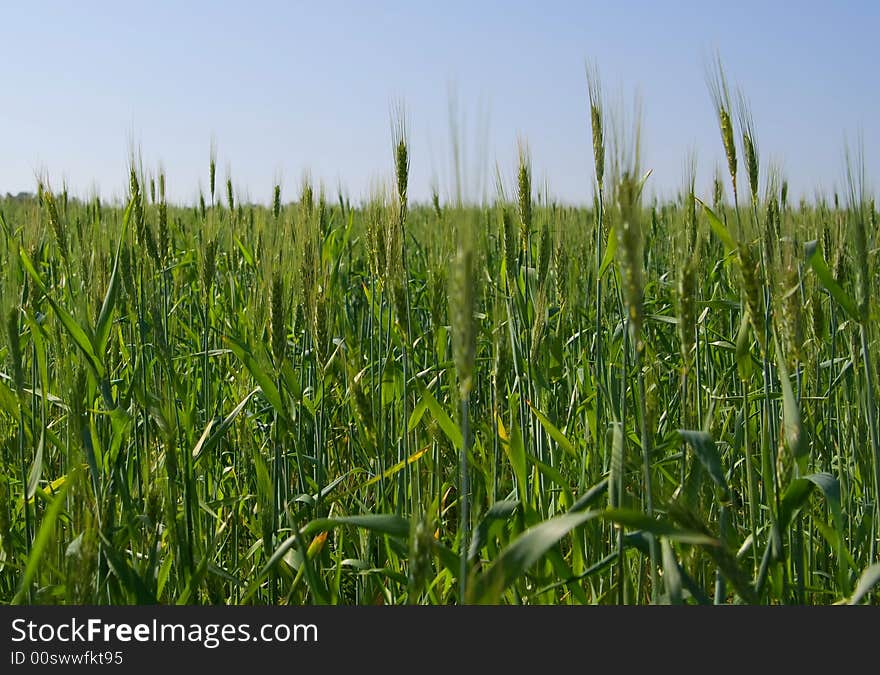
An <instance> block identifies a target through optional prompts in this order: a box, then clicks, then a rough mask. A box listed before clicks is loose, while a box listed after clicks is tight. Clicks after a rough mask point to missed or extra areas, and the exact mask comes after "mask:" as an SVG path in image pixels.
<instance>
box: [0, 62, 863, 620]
mask: <svg viewBox="0 0 880 675" xmlns="http://www.w3.org/2000/svg"><path fill="white" fill-rule="evenodd" d="M587 93H588V103H587V110H586V112H587V118H588V119H589V122H586V121H585V126H587V127H589V132H590V133H591V136H592V155H593V158H592V159H593V166H594V170H595V182H594V184H593V186H592V190H591V189H590V186H589V185H587V186H584V200H585V202H587V201H589V200H590V199H591V198H592V204H591V206H590V207H589V208H587V207H571V206H565V205H561V204H558V203H555V202H554V201H553V200H552V199H550V198H549V197H548V195H547V192H546V190H536V189H535V186H534V185H533V181H532V175H533V174H532V171H533V169H532V163H531V159H530V156H529V153H528V150H527V146H526V145H525V143H524V142H523V143H521V145H520V152H519V156H518V162H517V165H516V166H515V167H511V169H512V171H513V173H514V175H515V177H516V178H515V181H514V183H515V184H514V185H507V186H506V185H505V184H504V180H503V178H502V177H501V176H502V175H503V173H504V172H503V171H501V170H500V169H499V172H498V175H499V179H498V192H497V197H496V199H495V200H494V202H492V203H484V204H481V205H467V204H464V203H462V201H461V199H460V198H457V199H456V200H455V202H454V203H450V204H446V203H443V202H442V200H441V199H440V191H439V187H436V186H435V189H434V196H433V199H432V201H431V203H430V204H426V205H420V204H416V203H413V202H412V201H411V199H410V198H409V196H408V194H409V191H410V185H409V180H410V172H409V167H410V162H411V161H412V156H413V153H414V152H417V149H416V150H414V149H413V148H412V147H411V145H410V142H409V136H408V130H407V123H408V122H407V118H406V114H405V111H404V110H403V109H402V108H398V109H396V110H395V111H394V115H393V118H392V122H393V123H392V153H391V157H390V158H388V165H389V167H390V168H393V179H392V181H390V182H389V183H388V184H387V185H384V184H382V185H377V186H376V188H375V189H374V190H373V192H372V194H371V195H370V198H369V199H368V200H367V201H366V202H365V203H363V204H361V205H352V204H351V203H350V202H349V201H348V200H347V199H345V198H344V197H343V196H340V197H339V198H338V199H337V200H334V199H329V200H328V198H327V196H326V195H325V193H324V191H323V189H322V188H321V186H320V185H316V184H314V183H313V182H312V180H311V179H310V178H309V177H308V176H307V175H306V176H305V177H304V178H303V181H302V183H301V185H300V186H299V189H298V190H297V191H296V193H297V194H296V198H295V199H294V200H292V201H290V200H288V201H285V200H284V198H283V195H286V194H287V188H286V187H284V188H283V186H282V185H281V181H280V180H278V181H277V182H276V183H275V184H274V185H273V190H272V194H273V198H272V203H271V204H270V205H268V206H262V205H258V204H253V203H248V202H247V201H245V200H244V199H243V198H242V196H241V195H240V194H238V193H237V192H236V190H235V189H234V186H233V182H232V179H231V171H229V170H227V176H226V181H225V186H224V185H221V186H217V176H216V172H217V168H216V162H217V153H216V149H215V148H214V147H213V145H212V148H211V153H210V157H209V165H208V195H207V198H206V196H205V195H201V196H200V198H199V200H198V203H197V204H195V205H193V206H183V205H174V204H171V203H169V202H168V201H167V199H166V194H167V189H168V186H167V185H166V182H167V178H166V173H165V171H164V170H163V169H162V168H159V169H157V170H156V171H155V173H154V174H152V175H151V174H149V173H146V172H145V171H144V169H143V168H142V167H141V166H140V163H139V162H138V161H135V160H134V159H133V160H132V162H131V171H130V175H129V177H128V182H129V193H128V195H127V197H126V200H125V202H124V203H120V204H112V203H108V202H102V201H100V200H98V199H92V200H88V201H83V200H79V199H76V198H74V197H71V196H68V195H67V191H66V189H62V190H61V191H60V192H55V191H54V190H53V186H52V184H51V183H50V181H49V180H48V179H47V178H43V179H42V180H41V181H40V182H39V185H38V188H37V194H36V195H35V196H34V197H27V198H6V199H3V200H0V214H2V218H0V226H2V227H0V229H2V236H0V265H2V268H3V269H4V271H5V273H4V275H3V277H2V282H0V283H2V286H0V289H2V292H0V312H2V317H3V331H2V338H0V364H2V365H0V598H2V600H3V601H6V602H17V603H97V604H124V603H151V602H162V603H255V604H262V603H275V604H298V603H357V604H373V603H384V604H404V603H410V604H419V603H425V604H448V603H463V602H482V603H485V602H489V603H494V602H501V603H522V604H551V603H554V604H558V603H564V604H583V603H606V604H607V603H621V602H626V603H633V604H642V603H688V604H711V603H716V604H721V603H736V602H745V603H773V604H785V603H797V604H827V603H834V602H840V603H843V602H866V601H868V602H876V601H877V600H878V595H877V591H876V589H873V590H872V587H871V585H870V581H871V579H874V578H875V577H876V575H875V574H874V572H873V571H872V570H876V567H871V565H872V564H876V562H877V560H878V550H877V547H878V540H880V511H878V510H880V498H878V497H880V449H878V445H880V441H878V420H877V399H876V395H877V394H876V381H877V380H876V378H877V377H878V371H877V367H878V363H877V359H876V358H874V355H875V352H876V347H877V342H876V341H877V339H878V338H877V311H876V304H875V302H874V301H875V299H876V297H877V291H878V282H880V277H878V275H877V272H876V270H877V269H878V268H877V246H878V243H877V224H876V223H877V217H876V211H875V207H874V203H873V201H872V200H871V199H870V194H869V192H868V187H867V183H866V180H865V178H864V174H863V170H862V167H863V160H862V159H861V158H860V157H859V156H855V157H850V158H849V162H848V166H849V167H850V168H849V171H848V174H847V177H846V178H847V180H846V185H847V186H848V191H847V194H846V195H844V203H843V204H841V203H840V200H839V199H838V198H837V197H836V195H828V196H827V197H825V198H821V199H817V200H816V202H815V203H807V202H802V203H800V204H798V205H794V204H792V203H790V201H789V195H788V189H787V183H786V182H785V180H784V176H782V175H781V174H780V173H779V172H778V171H777V170H775V169H773V168H772V167H769V166H766V165H765V163H764V162H763V161H762V157H761V156H760V153H759V146H758V143H757V128H758V125H757V124H756V123H755V121H754V120H753V118H752V115H751V112H750V110H749V108H748V104H747V101H746V99H745V97H744V96H743V95H742V94H738V96H737V97H735V98H732V97H731V95H730V89H729V86H728V82H727V79H726V76H725V73H724V71H723V69H722V68H721V66H720V63H716V64H714V65H713V69H712V70H711V75H710V95H711V100H712V102H713V104H714V107H715V111H716V114H717V118H718V119H717V121H718V125H719V131H720V136H721V145H720V149H721V150H722V151H723V152H724V156H725V159H726V164H727V170H728V175H727V177H726V178H725V179H724V181H723V182H722V180H721V178H720V176H716V178H715V180H714V183H713V185H712V189H711V191H710V192H711V194H701V193H700V190H699V188H698V183H697V181H696V176H695V168H694V164H693V162H691V164H690V168H689V169H688V170H687V172H686V173H687V175H686V176H685V180H684V181H683V183H682V185H683V188H682V191H681V194H680V195H679V196H678V197H677V198H675V199H672V200H670V201H668V202H662V203H661V202H658V201H656V200H655V201H653V202H648V200H647V199H646V198H645V197H644V194H646V193H645V186H646V185H650V180H651V173H650V167H642V165H641V163H640V161H639V160H640V157H639V153H638V147H639V126H638V124H636V125H635V126H634V127H632V128H630V127H628V126H626V124H625V122H626V118H625V117H624V116H619V115H618V116H615V114H613V111H611V110H610V109H609V108H608V107H606V106H605V103H604V100H603V92H602V88H601V86H600V83H599V78H598V73H597V71H596V69H595V68H590V69H589V70H588V82H587ZM734 103H735V104H736V106H737V107H736V108H734V107H733V106H734ZM636 121H637V119H636ZM740 173H743V174H744V175H745V176H746V180H747V182H748V187H749V201H748V202H745V200H744V199H740V190H739V185H738V181H737V178H738V176H739V175H740ZM221 180H222V179H221ZM727 180H729V181H730V183H729V184H730V187H731V188H732V197H733V201H732V203H729V204H728V203H726V202H725V199H724V184H723V183H726V181H727ZM762 186H763V187H762ZM224 188H225V199H224V198H223V197H224V195H222V194H221V195H220V196H218V195H217V191H218V189H219V191H220V192H221V193H222V192H223V191H224ZM455 194H456V195H461V194H462V191H461V186H459V187H458V188H457V190H456V191H455ZM508 195H509V197H508ZM746 204H748V207H747V206H746ZM863 573H864V576H862V575H863ZM860 578H862V583H861V585H860V584H859V580H860Z"/></svg>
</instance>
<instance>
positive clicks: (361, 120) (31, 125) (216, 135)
mask: <svg viewBox="0 0 880 675" xmlns="http://www.w3.org/2000/svg"><path fill="white" fill-rule="evenodd" d="M767 4H768V5H770V6H767V7H765V3H762V2H739V3H733V2H729V1H726V2H710V1H703V2H666V3H661V2H621V3H609V2H571V3H568V2H547V3H536V2H478V1H476V0H472V1H471V2H452V1H449V2H442V3H428V2H375V3H366V2H365V3H361V2H259V1H256V0H255V1H252V2H234V3H233V2H187V3H176V2H159V1H158V0H156V1H153V2H149V3H147V4H143V3H141V4H132V3H116V2H102V3H99V2H78V3H70V2H41V3H10V4H9V5H7V6H5V7H4V8H3V10H2V19H3V20H2V26H0V92H2V103H0V192H3V193H5V192H13V193H14V192H17V191H19V190H33V189H34V186H35V174H36V173H37V172H41V171H42V172H46V173H47V174H48V176H49V177H50V179H51V181H52V184H53V187H57V186H59V185H60V183H61V181H62V180H63V179H66V180H67V182H68V184H69V185H70V188H71V190H72V192H74V193H75V194H79V195H88V194H89V193H90V192H91V191H92V190H94V189H96V188H97V189H98V191H99V193H100V194H101V196H102V197H103V198H109V199H112V198H118V197H121V196H122V195H123V194H124V191H125V186H126V183H127V178H126V175H127V174H126V166H127V162H128V157H129V151H130V148H131V147H132V145H134V147H137V148H140V150H141V153H142V158H143V163H144V166H145V167H146V168H147V169H148V170H153V169H154V168H155V167H156V166H158V164H159V163H160V162H161V163H162V164H163V165H164V167H165V169H166V172H167V175H168V183H169V196H170V197H171V198H172V199H174V200H176V201H185V202H192V201H193V200H194V199H195V198H196V196H197V195H198V190H199V186H200V185H201V186H202V187H203V188H206V186H207V173H208V172H207V165H208V156H209V149H210V144H211V140H212V138H213V139H215V140H216V147H217V156H218V175H219V176H218V177H219V178H220V179H223V180H225V176H226V170H227V167H229V168H231V172H232V179H233V184H234V185H235V186H236V188H237V190H238V191H239V192H240V194H241V196H242V197H243V198H250V199H253V200H260V201H268V199H269V197H270V195H271V189H272V185H273V182H274V181H275V178H276V176H280V177H281V178H282V179H283V190H284V196H285V197H287V198H292V196H293V195H294V193H295V191H296V190H297V186H298V185H299V183H300V180H301V176H302V173H303V171H304V170H306V169H308V170H309V171H310V172H311V175H312V176H313V177H314V178H315V179H316V180H319V181H322V182H323V183H324V184H325V185H326V187H327V189H328V191H329V192H330V193H331V194H333V195H335V193H336V190H337V186H339V185H342V187H343V190H344V191H345V193H346V194H348V195H350V196H351V197H352V199H353V200H355V201H358V200H360V199H361V198H363V197H365V196H366V195H367V193H368V192H369V187H370V185H371V181H374V180H376V179H377V178H381V177H383V176H387V175H389V174H390V167H391V163H392V158H391V141H390V137H391V129H390V109H391V106H392V103H393V102H394V101H397V100H403V101H404V102H405V105H406V108H407V112H408V117H409V123H410V141H411V147H412V178H411V195H412V196H413V197H414V198H415V199H425V198H426V197H427V196H428V195H429V194H430V185H431V180H432V177H436V178H437V179H438V181H439V184H440V187H441V191H442V192H443V194H444V195H448V194H450V192H451V187H452V180H451V172H450V165H451V162H450V148H451V144H450V141H449V139H450V123H449V122H450V91H451V89H454V90H455V92H456V98H457V102H458V105H457V108H458V110H459V116H460V118H461V119H463V120H464V124H463V132H462V134H461V136H462V138H463V141H464V142H463V146H464V154H465V156H466V158H467V159H466V161H465V165H466V167H469V168H468V172H469V173H468V177H467V184H468V187H469V191H470V192H471V193H473V194H476V193H477V192H478V191H479V185H480V181H479V180H478V178H479V176H480V175H486V174H488V176H489V177H490V179H489V184H490V185H491V184H493V183H494V179H493V178H492V175H493V173H494V168H493V167H494V166H495V164H496V163H499V164H500V166H501V168H502V170H503V172H504V174H505V175H507V176H510V175H512V174H513V171H514V167H515V161H516V160H515V158H516V147H517V139H518V138H520V137H521V138H525V139H526V140H527V141H528V143H529V146H530V148H531V152H532V157H533V161H534V172H535V177H536V183H543V182H544V181H545V180H546V181H547V184H548V185H549V188H550V193H551V194H552V195H553V196H554V197H556V198H558V199H561V200H564V201H569V202H588V201H589V200H590V199H591V194H592V187H591V185H592V180H593V172H592V158H591V145H590V131H589V119H588V102H587V90H586V79H585V74H584V64H585V60H587V59H589V60H591V61H594V62H595V63H596V64H597V65H598V67H599V70H600V72H601V76H602V81H603V85H604V87H605V90H606V93H607V94H608V95H609V97H610V98H614V97H615V96H617V95H618V93H622V95H623V96H624V97H625V98H631V97H632V95H633V94H634V93H635V92H639V94H640V96H641V98H642V101H643V109H644V116H643V118H644V126H643V130H644V133H643V164H644V166H645V167H646V168H651V169H653V175H652V177H651V187H652V190H653V191H654V192H655V193H659V194H661V195H671V194H672V193H673V192H674V191H675V190H677V189H678V187H679V186H680V185H681V182H682V176H683V167H684V165H685V162H686V158H687V155H688V152H689V151H691V150H694V151H695V152H696V156H697V160H698V189H699V190H701V191H702V192H703V193H708V190H709V185H710V181H711V175H712V172H713V170H714V167H715V166H716V164H718V163H720V162H721V160H722V154H721V146H720V141H719V136H718V131H717V124H716V121H715V118H714V113H713V110H712V106H711V102H710V98H709V94H708V91H707V87H706V83H705V68H706V61H707V59H708V58H711V57H712V55H713V53H714V52H715V51H716V50H717V51H718V52H719V53H720V55H721V56H722V59H723V61H724V63H725V66H726V69H727V73H728V77H729V79H730V80H731V81H732V82H733V83H736V84H738V85H740V86H741V87H742V88H743V90H744V91H745V93H746V94H747V96H748V98H749V99H750V101H751V106H752V111H753V115H754V119H755V125H756V130H757V137H758V143H759V147H760V151H761V158H762V162H763V166H767V163H768V162H769V161H774V162H776V163H777V164H779V165H780V166H781V167H782V169H783V172H784V175H785V176H786V177H787V179H788V180H789V183H790V186H791V192H792V194H793V195H794V197H795V198H797V197H798V196H800V195H802V194H803V195H806V196H808V197H809V196H811V195H812V194H813V193H814V191H815V190H816V188H817V187H818V186H822V187H824V188H826V189H827V190H831V189H834V187H835V186H840V185H841V177H842V176H843V160H842V157H843V145H844V138H845V137H846V138H848V139H849V140H850V142H853V141H855V139H856V138H857V135H858V133H859V132H861V133H862V136H863V139H864V147H865V154H866V158H867V168H868V176H869V180H871V179H876V178H877V177H878V168H880V162H878V153H877V147H878V141H880V121H878V120H880V116H878V113H880V87H878V69H877V65H876V63H877V60H876V42H877V37H878V26H880V4H878V3H876V2H845V3H844V2H841V3H830V2H813V1H804V2H800V3H797V4H798V5H799V7H798V8H797V9H792V8H791V6H790V5H791V4H792V3H781V2H780V3H767ZM481 167H482V168H481ZM486 167H488V170H487V168H486ZM872 185H874V183H873V182H872Z"/></svg>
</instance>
